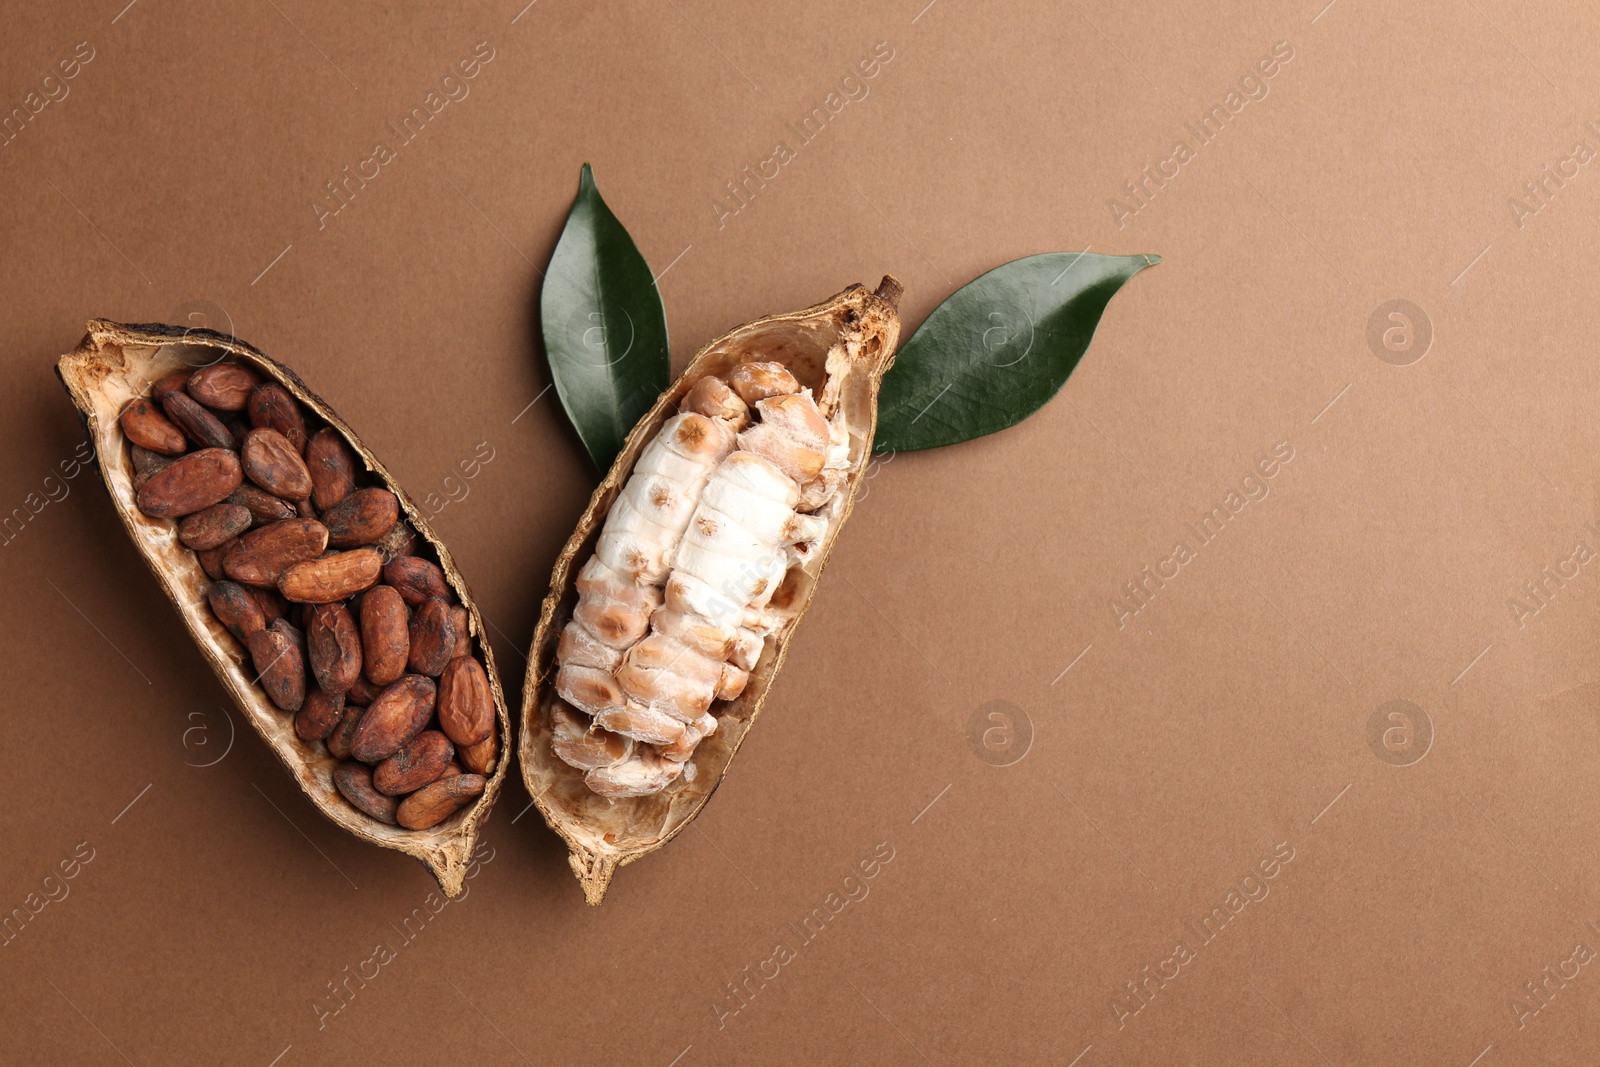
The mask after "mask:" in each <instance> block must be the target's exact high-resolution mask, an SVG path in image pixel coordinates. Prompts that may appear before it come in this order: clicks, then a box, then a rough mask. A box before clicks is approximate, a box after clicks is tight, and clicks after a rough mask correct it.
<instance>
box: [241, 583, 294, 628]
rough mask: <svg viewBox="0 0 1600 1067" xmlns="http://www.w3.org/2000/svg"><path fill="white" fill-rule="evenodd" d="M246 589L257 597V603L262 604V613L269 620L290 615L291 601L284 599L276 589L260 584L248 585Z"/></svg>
mask: <svg viewBox="0 0 1600 1067" xmlns="http://www.w3.org/2000/svg"><path fill="white" fill-rule="evenodd" d="M245 589H246V590H247V591H248V592H249V593H250V595H251V596H253V597H255V598H256V603H257V604H260V605H261V614H263V615H265V616H266V617H267V621H268V622H271V621H272V620H273V619H286V618H288V617H289V602H288V601H286V600H284V599H283V597H282V596H280V595H279V593H278V591H277V590H276V589H266V588H263V587H261V586H259V585H248V586H245Z"/></svg>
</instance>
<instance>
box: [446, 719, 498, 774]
mask: <svg viewBox="0 0 1600 1067" xmlns="http://www.w3.org/2000/svg"><path fill="white" fill-rule="evenodd" d="M456 756H457V757H459V758H460V760H461V764H462V766H464V767H466V769H467V770H469V771H471V772H472V773H473V774H482V775H490V774H493V773H494V768H495V764H497V763H499V762H500V737H499V735H498V734H497V733H496V732H495V731H494V730H490V731H489V736H488V737H485V738H484V739H483V740H482V741H479V742H478V743H477V744H475V745H457V746H456Z"/></svg>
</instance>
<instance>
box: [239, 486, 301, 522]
mask: <svg viewBox="0 0 1600 1067" xmlns="http://www.w3.org/2000/svg"><path fill="white" fill-rule="evenodd" d="M228 503H230V504H238V505H240V506H242V507H245V508H248V509H249V510H250V523H251V525H253V526H265V525H266V524H267V523H269V522H277V521H278V520H279V519H292V518H294V517H295V510H294V505H293V504H291V503H289V501H287V500H281V499H279V498H278V497H275V496H273V495H272V494H271V493H269V492H267V491H266V490H265V489H263V488H261V487H260V486H258V485H251V484H249V483H248V482H246V483H245V484H243V485H241V486H239V488H237V489H235V490H234V491H233V492H232V493H230V494H228Z"/></svg>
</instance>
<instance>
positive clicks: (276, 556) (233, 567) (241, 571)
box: [222, 519, 328, 586]
mask: <svg viewBox="0 0 1600 1067" xmlns="http://www.w3.org/2000/svg"><path fill="white" fill-rule="evenodd" d="M327 547H328V528H327V527H326V526H323V525H322V523H320V522H318V521H317V520H315V519H281V520H279V521H278V522H274V523H271V524H270V525H267V526H262V527H260V528H259V529H255V530H251V531H250V532H249V533H247V534H245V535H244V536H242V537H240V538H239V542H238V543H237V544H236V545H234V546H233V548H232V549H231V550H230V551H229V552H228V555H227V556H226V557H225V558H224V559H223V561H222V565H223V568H224V569H225V570H227V572H228V577H230V578H232V579H233V580H234V581H236V582H244V583H245V584H246V585H263V586H276V585H277V584H278V580H279V579H280V578H282V577H283V574H284V572H285V571H287V570H288V569H289V568H290V567H292V566H294V565H295V564H297V563H301V562H304V561H306V560H313V559H316V558H317V557H318V556H320V555H322V553H323V551H324V550H325V549H326V548H327Z"/></svg>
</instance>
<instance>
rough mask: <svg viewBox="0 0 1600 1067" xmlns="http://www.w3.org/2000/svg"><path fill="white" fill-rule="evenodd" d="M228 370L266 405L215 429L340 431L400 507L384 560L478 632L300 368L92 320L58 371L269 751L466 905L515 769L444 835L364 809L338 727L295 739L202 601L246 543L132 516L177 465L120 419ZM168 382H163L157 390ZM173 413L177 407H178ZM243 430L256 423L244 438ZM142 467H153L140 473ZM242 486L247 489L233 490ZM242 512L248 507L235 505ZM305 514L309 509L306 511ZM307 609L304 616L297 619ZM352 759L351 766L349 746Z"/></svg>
mask: <svg viewBox="0 0 1600 1067" xmlns="http://www.w3.org/2000/svg"><path fill="white" fill-rule="evenodd" d="M226 361H231V362H238V363H241V364H244V365H247V366H248V367H250V369H251V370H253V371H254V372H256V373H257V374H259V375H260V377H261V379H262V385H261V386H259V387H258V388H257V389H256V391H254V392H252V393H251V400H252V401H254V400H256V399H257V397H258V395H259V396H260V397H261V403H259V404H257V405H255V410H254V411H252V410H251V406H250V405H247V406H246V409H245V410H246V413H248V415H249V417H248V418H243V417H241V415H240V413H238V412H227V411H221V412H220V414H219V413H218V412H217V411H212V412H210V414H211V415H212V416H213V417H214V418H216V420H217V422H218V423H220V424H221V425H222V427H223V428H224V429H225V430H227V431H228V432H229V433H230V434H231V435H233V436H234V437H235V438H236V439H237V440H240V441H242V440H244V439H245V438H247V437H248V435H249V430H250V429H253V428H270V429H273V430H276V431H277V432H279V433H280V434H282V435H283V436H284V437H285V438H287V439H288V440H289V441H290V442H291V444H295V445H296V447H297V448H298V446H299V441H300V440H303V439H304V438H303V437H301V436H300V435H299V434H297V433H296V431H295V429H294V427H293V425H291V424H290V421H289V420H293V418H294V414H295V413H296V412H297V411H298V414H299V415H300V416H301V417H300V419H299V422H301V423H303V424H304V425H305V426H309V427H311V428H312V429H313V431H316V432H321V431H323V430H327V431H331V432H332V433H333V434H336V435H338V437H339V438H340V439H342V440H343V441H344V443H345V445H346V446H347V448H348V450H349V455H351V456H353V457H354V460H353V463H352V466H353V470H354V472H355V474H356V477H357V479H358V480H357V484H356V485H355V486H352V489H356V488H362V487H367V486H374V487H381V488H383V489H387V490H389V491H390V492H392V493H394V495H395V497H396V499H397V502H398V505H399V518H398V519H397V521H396V522H395V524H394V526H393V527H392V528H391V529H390V530H388V531H385V532H384V533H383V535H382V537H380V541H381V542H382V543H383V544H384V545H385V546H386V547H385V549H384V550H383V551H382V553H381V555H382V556H390V557H392V556H396V555H416V556H421V557H424V558H426V559H428V560H430V561H432V562H435V563H437V565H438V566H439V567H440V568H441V569H442V570H443V572H444V574H445V576H446V579H447V582H448V585H449V591H450V595H451V598H452V599H454V600H458V601H459V602H460V603H462V604H463V605H464V606H466V607H467V609H468V610H469V613H470V616H471V624H472V629H473V631H474V632H481V631H482V628H483V625H484V623H483V620H482V617H481V616H480V615H479V614H478V613H477V609H476V606H475V605H473V604H472V601H471V595H470V591H469V590H468V589H467V587H466V585H465V583H464V582H463V581H462V579H461V576H460V574H459V572H457V571H456V569H455V564H454V562H453V561H452V560H451V558H450V555H449V552H448V550H447V548H445V546H443V545H441V544H440V543H439V541H438V538H437V537H436V536H435V535H434V533H433V531H432V530H431V529H430V528H429V526H428V522H427V519H426V518H425V516H424V515H422V514H420V513H419V512H418V509H417V507H416V505H415V504H414V503H413V501H412V500H411V499H410V497H408V496H407V495H406V493H405V492H404V490H403V489H402V488H401V487H400V486H399V485H398V484H397V483H396V482H395V480H394V479H393V477H392V476H391V475H390V474H389V472H388V470H387V469H386V468H385V467H384V466H383V464H382V461H381V460H379V459H378V458H377V457H376V456H374V455H373V454H372V453H371V451H370V450H368V449H367V448H366V447H365V446H364V445H363V444H362V443H361V441H360V440H359V439H358V438H357V437H356V436H355V434H354V433H352V432H351V430H350V428H349V426H348V425H346V424H345V422H344V421H343V420H342V419H340V417H339V415H338V414H337V413H336V412H335V411H333V410H332V409H330V408H329V407H328V405H327V404H326V403H325V402H323V401H322V400H321V398H319V397H317V396H316V395H315V394H314V393H312V392H310V391H309V390H308V389H307V388H306V387H305V385H304V383H303V382H302V381H301V380H300V379H299V378H298V377H297V376H296V375H295V374H294V373H293V372H292V371H290V370H288V369H286V368H284V367H283V366H281V365H280V364H278V363H275V362H274V361H272V360H271V359H269V358H267V357H266V356H263V355H262V354H261V353H260V352H258V351H256V350H255V349H253V348H251V347H250V346H249V345H247V344H244V343H242V342H240V341H238V340H236V339H234V338H231V337H225V336H222V335H218V334H214V333H211V332H209V331H205V330H194V329H191V328H187V327H181V326H179V327H163V326H137V327H130V326H122V325H118V324H115V323H109V322H101V321H96V322H91V323H90V324H89V331H88V335H87V336H86V337H85V339H84V340H83V342H82V343H81V344H80V345H79V346H78V348H77V349H76V350H75V351H73V352H71V353H69V354H68V355H66V356H64V357H63V358H62V359H61V361H60V362H59V363H58V365H57V373H58V374H59V376H60V377H61V380H62V382H63V384H65V385H66V387H67V391H68V392H69V394H70V395H71V397H72V400H73V403H74V404H75V405H77V407H78V409H79V410H80V411H81V412H82V413H83V416H84V422H85V425H86V426H87V428H88V432H89V435H90V440H91V443H92V444H93V446H94V448H95V451H96V454H97V455H96V460H97V462H96V467H97V469H98V470H99V471H100V472H101V476H102V477H103V478H104V479H105V482H106V484H107V487H108V489H109V490H110V492H109V493H108V499H109V501H110V503H111V505H112V506H113V507H114V508H115V509H116V510H117V512H118V514H119V517H120V518H121V519H122V522H123V525H124V526H125V528H126V529H127V530H128V533H129V536H130V537H131V538H132V540H133V542H134V544H135V546H136V547H137V548H138V549H139V551H140V553H141V555H142V557H143V558H144V559H145V561H146V562H147V564H148V565H149V566H150V569H151V570H152V572H153V573H154V574H155V576H156V578H157V580H158V582H159V583H160V586H161V588H162V590H163V591H164V594H165V595H166V597H167V598H168V599H169V600H170V601H171V602H172V603H173V605H174V606H175V607H176V609H177V610H178V612H179V615H180V617H181V618H182V619H183V621H184V623H185V625H186V626H187V627H188V629H189V632H190V634H191V636H192V637H193V638H194V640H195V643H196V645H197V647H198V648H199V649H200V651H201V654H202V656H203V657H204V658H205V660H206V661H207V662H208V663H209V664H210V665H211V666H212V668H213V669H214V670H215V671H216V673H217V676H218V678H219V679H220V680H221V681H222V683H223V685H224V687H225V688H226V689H227V690H228V691H229V693H230V694H231V695H232V696H233V698H234V700H235V702H236V703H237V704H238V706H239V708H240V709H241V711H242V712H243V713H244V717H245V719H246V721H247V722H249V724H250V725H251V726H252V727H254V729H255V730H256V732H257V733H258V734H259V735H260V736H261V737H262V738H263V740H265V741H266V742H267V744H268V745H269V746H271V748H272V750H273V752H274V754H275V755H276V756H277V757H278V758H279V759H280V760H281V761H282V762H283V764H284V765H285V767H287V768H288V770H289V771H290V773H291V774H292V775H293V776H294V778H295V780H296V782H297V783H298V784H299V786H300V787H301V789H302V790H303V791H304V792H305V793H306V795H307V797H308V798H309V799H310V800H311V801H312V802H313V803H314V804H315V805H316V806H317V807H318V808H319V809H320V810H321V811H322V812H323V813H324V814H326V815H327V816H328V817H329V818H330V819H331V820H332V821H334V822H335V823H337V824H338V825H339V826H340V827H342V828H343V829H345V830H347V831H348V832H350V833H352V834H354V835H355V836H357V837H359V838H361V839H362V840H364V841H368V842H370V843H373V844H377V845H381V846H383V847H386V848H391V849H395V850H397V851H401V852H404V853H406V854H407V855H410V856H413V857H415V858H417V859H419V860H421V861H423V862H424V863H426V864H427V865H428V866H429V867H430V868H431V870H432V871H433V873H434V875H435V876H436V877H437V878H438V879H439V882H440V886H441V887H442V889H443V890H444V892H445V893H446V894H449V895H451V896H455V895H459V894H460V893H461V891H462V889H463V886H464V878H465V875H466V872H467V870H468V869H469V864H470V863H471V858H472V853H473V849H474V846H475V843H476V838H477V834H478V828H479V826H480V825H481V823H482V821H483V819H484V818H485V816H486V815H487V814H488V811H489V809H490V807H491V806H492V804H493V802H494V798H495V797H496V796H497V795H498V793H499V790H500V788H501V787H502V786H503V784H504V781H505V778H506V774H507V772H508V768H509V761H506V760H501V763H500V765H499V766H498V767H497V769H496V771H495V773H494V774H493V775H491V776H489V777H488V785H487V787H486V789H485V790H484V793H483V795H482V796H480V797H478V798H477V799H476V800H474V801H472V802H471V803H470V804H469V805H468V807H467V809H466V810H464V811H462V812H461V813H460V814H458V815H456V816H455V817H454V818H450V819H447V820H446V821H445V822H444V823H443V824H442V825H439V826H438V827H436V828H434V829H429V830H421V831H413V830H405V829H402V828H400V827H399V826H397V825H386V824H385V823H383V822H381V821H379V820H378V819H377V818H375V817H373V816H371V815H369V814H365V813H363V812H362V811H361V810H360V809H358V808H357V807H355V806H354V805H353V804H352V803H351V801H349V800H347V799H346V798H345V797H344V796H343V795H342V794H341V793H340V792H339V790H338V789H337V788H336V787H335V784H334V782H333V780H332V774H333V770H334V768H335V766H336V762H335V761H336V760H337V759H338V754H339V751H340V741H339V735H340V734H341V730H340V728H338V727H336V728H335V730H334V731H333V733H330V734H329V736H328V737H327V738H325V739H324V740H323V741H322V742H321V743H318V742H315V741H312V742H307V741H303V740H301V739H300V738H299V737H297V736H296V735H295V732H294V721H293V717H292V716H290V715H287V714H285V713H284V712H283V711H281V710H280V709H279V708H278V707H277V706H276V705H275V704H274V703H273V702H272V700H271V698H270V697H269V696H268V694H267V692H266V691H265V689H264V688H263V687H262V686H261V685H260V684H258V683H257V682H256V681H255V680H254V679H255V673H256V672H255V669H254V666H253V661H252V658H251V657H249V656H245V655H242V654H241V651H242V650H241V647H240V642H239V640H238V639H236V638H235V637H234V636H233V635H232V634H231V633H229V632H227V630H226V627H225V626H224V625H222V624H221V623H219V622H218V621H217V620H216V619H215V618H214V617H213V616H212V613H211V609H210V607H209V606H208V604H207V603H206V599H207V597H206V591H207V588H208V587H209V585H210V584H211V582H212V579H210V578H207V577H206V571H205V570H204V567H205V566H206V565H207V561H209V565H210V566H211V568H212V573H213V574H215V576H216V580H226V581H232V580H233V579H231V578H229V577H228V576H227V574H226V572H225V571H224V570H222V569H221V564H222V561H223V560H225V559H226V556H227V553H228V552H229V551H231V550H232V548H233V547H236V546H237V544H238V542H237V541H235V542H234V544H233V545H230V546H226V547H219V548H218V549H209V550H205V551H204V552H201V553H196V552H193V551H191V550H190V549H188V548H186V547H184V546H183V545H182V544H181V543H179V542H178V541H177V539H176V536H175V523H174V522H173V521H172V520H173V519H181V518H183V517H185V516H184V515H182V514H174V515H171V516H155V517H151V516H147V515H145V514H144V513H143V512H141V511H139V510H138V509H137V507H136V501H137V500H138V494H139V491H140V490H142V489H144V488H145V485H146V484H147V483H148V481H149V479H150V478H154V477H155V476H156V475H158V474H160V473H162V470H163V469H170V463H171V462H172V460H171V459H170V458H169V457H166V456H162V455H161V454H160V453H155V452H152V451H150V450H147V449H144V448H142V447H140V446H138V445H135V444H133V443H132V442H130V441H129V440H128V437H127V435H126V434H125V433H124V432H123V430H122V428H121V426H120V424H119V416H120V415H121V412H122V409H123V408H124V407H125V406H126V405H127V404H128V402H129V401H131V400H133V399H135V398H138V397H147V398H150V399H152V400H153V401H154V402H155V403H156V404H157V405H158V406H161V407H162V414H163V415H165V405H164V400H165V399H166V398H167V396H168V395H183V396H185V397H186V399H189V400H192V399H193V397H192V396H189V395H188V394H187V392H186V386H187V382H188V380H189V378H190V370H191V369H192V367H194V366H201V365H205V364H212V363H218V362H226ZM164 379H165V380H166V384H165V385H164V386H162V387H161V388H159V389H158V388H155V386H156V385H157V383H160V382H162V381H163V380H164ZM269 387H273V388H269ZM279 394H281V397H287V398H288V399H290V400H292V401H293V402H294V404H293V405H278V406H277V407H275V406H274V404H273V403H272V402H271V399H270V398H271V397H272V396H274V395H279ZM174 403H175V404H181V402H179V401H175V402H174ZM295 405H298V408H297V407H296V406H295ZM246 422H248V423H249V424H250V425H249V427H248V428H247V427H246V426H245V423H246ZM258 424H259V425H258ZM301 433H302V434H303V433H304V431H303V430H302V431H301ZM308 443H309V442H308ZM135 449H137V451H135ZM194 454H196V453H189V454H187V455H184V456H181V457H179V459H180V460H186V459H188V458H189V456H191V455H194ZM136 465H137V466H138V467H142V468H143V469H142V470H140V469H137V468H136ZM308 470H309V468H308ZM241 473H242V465H241ZM146 475H148V477H146ZM251 484H252V486H253V483H251ZM240 487H242V483H241V485H240V486H235V489H238V488H240ZM169 488H170V487H169ZM313 488H315V486H313ZM230 495H232V493H231V491H230V493H228V494H225V495H224V499H225V498H226V496H230ZM219 502H220V500H205V501H200V502H198V503H192V510H189V509H187V508H180V509H179V510H187V513H188V514H192V513H193V512H194V511H198V510H202V509H203V508H204V507H209V506H211V505H213V504H215V503H219ZM161 503H162V505H163V506H166V505H167V504H170V503H171V501H170V499H164V500H163V501H161ZM232 503H243V501H241V500H237V499H236V500H234V501H232ZM332 503H333V502H329V503H328V506H330V507H331V506H332ZM303 506H304V508H305V511H306V515H305V516H302V517H311V518H314V517H315V516H317V515H320V514H321V510H320V509H318V508H317V507H316V506H315V504H314V503H313V502H312V501H311V500H307V501H305V502H304V504H303ZM296 513H297V514H298V513H299V508H298V507H297V508H296ZM281 516H282V512H281V511H275V512H274V513H272V514H271V515H270V516H269V517H268V520H267V521H269V522H270V521H278V520H279V518H280V517H281ZM253 519H254V516H253ZM259 529H266V526H265V525H262V526H260V527H259ZM252 532H258V531H252ZM246 536H248V535H246ZM248 589H249V591H250V592H251V595H252V596H254V597H256V598H257V600H258V602H263V603H264V602H266V601H269V600H270V601H280V602H281V598H280V597H279V595H278V594H277V592H276V587H275V585H274V586H273V587H272V588H271V589H268V588H266V587H263V586H249V587H248ZM301 610H302V609H298V608H297V609H296V614H297V615H298V614H299V613H300V612H301ZM266 611H267V608H266V607H263V613H266ZM273 626H274V622H273V621H272V620H270V619H269V621H268V629H269V630H270V629H271V628H272V627H273ZM278 628H279V630H280V631H286V632H287V633H289V634H292V633H293V630H292V628H289V627H288V623H287V622H286V621H285V622H282V623H280V624H278ZM479 655H480V656H482V657H490V656H491V655H492V652H491V650H490V649H488V648H484V649H482V650H481V651H480V652H479ZM485 663H486V664H488V668H489V671H490V675H491V683H492V686H493V689H494V698H495V707H496V723H497V726H496V729H497V731H498V733H499V740H500V741H502V742H505V741H506V739H507V737H508V736H509V730H510V722H509V717H508V716H507V714H506V710H505V701H504V694H503V692H502V691H501V689H500V686H499V681H498V678H496V677H495V676H494V672H493V667H492V660H490V659H485ZM306 684H307V689H308V690H309V691H308V693H307V695H306V699H307V700H309V699H310V696H311V693H312V692H314V691H315V688H314V685H313V684H312V683H311V682H310V681H309V677H308V676H307V677H306ZM373 689H374V687H372V686H371V684H370V683H369V682H367V681H366V680H365V679H364V678H360V679H358V680H357V683H356V684H355V685H352V686H351V689H350V691H349V692H348V693H347V694H346V699H345V710H346V712H347V713H348V714H341V716H340V724H341V725H342V726H343V727H344V729H343V731H342V732H343V733H344V734H345V735H346V742H348V735H350V734H353V733H354V731H355V728H356V727H357V726H358V725H359V723H360V718H361V716H362V715H363V714H364V709H365V707H366V704H360V703H356V701H357V700H363V701H371V700H372V699H374V698H375V697H376V696H377V695H378V694H377V693H376V692H373V691H372V690H373ZM304 708H305V702H304V701H302V704H301V710H302V711H303V710H304ZM297 714H298V713H297ZM345 756H346V758H348V749H347V748H346V749H345ZM374 792H375V791H374ZM315 859H316V857H315V856H312V857H311V860H312V861H315Z"/></svg>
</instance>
